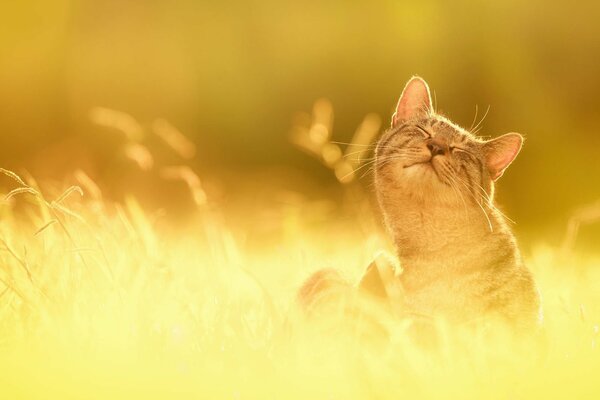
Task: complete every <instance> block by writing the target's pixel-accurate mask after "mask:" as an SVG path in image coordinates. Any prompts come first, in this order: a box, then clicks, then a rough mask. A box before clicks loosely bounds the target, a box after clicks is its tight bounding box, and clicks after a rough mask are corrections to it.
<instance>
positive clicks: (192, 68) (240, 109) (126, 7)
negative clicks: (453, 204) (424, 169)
mask: <svg viewBox="0 0 600 400" xmlns="http://www.w3.org/2000/svg"><path fill="white" fill-rule="evenodd" d="M599 16H600V7H599V6H598V4H597V3H596V2H592V1H584V2H580V3H578V6H577V7H572V5H570V4H568V3H564V2H556V3H552V4H548V3H547V2H543V1H540V0H535V1H528V2H525V3H524V2H521V1H516V0H505V1H491V2H490V1H487V2H471V1H464V0H460V1H453V2H451V3H448V2H445V1H439V0H428V1H405V2H397V1H391V0H384V1H379V2H375V3H373V2H368V1H355V2H352V3H348V2H342V1H339V0H335V1H327V2H302V3H298V2H285V3H281V2H276V1H273V0H267V1H248V2H236V1H224V2H219V3H210V2H196V1H194V2H191V1H181V2H177V4H174V3H171V2H166V1H153V2H133V3H132V2H128V3H123V2H121V1H116V0H108V1H102V2H94V1H89V0H57V1H53V2H44V1H39V0H26V1H22V2H12V3H10V4H6V5H5V7H4V9H3V13H2V14H1V15H0V19H1V21H0V22H1V23H0V33H1V34H0V51H1V52H2V54H3V56H2V57H1V59H0V86H1V87H2V90H0V127H1V128H2V132H3V135H1V136H0V157H2V159H3V160H4V161H3V165H4V166H5V167H9V168H13V169H19V168H27V169H28V170H29V171H30V172H32V173H33V174H34V175H36V176H37V177H39V178H42V177H43V178H48V177H52V178H56V177H57V176H63V175H64V174H65V173H68V172H69V171H71V170H73V169H74V168H80V167H86V168H85V169H86V171H88V173H89V174H90V176H93V177H94V178H95V179H96V178H97V179H99V180H102V181H105V182H107V184H109V185H111V187H110V188H108V187H107V188H105V189H106V190H111V191H112V192H115V193H119V194H122V192H123V190H122V188H121V186H120V183H119V179H118V177H119V176H120V174H122V172H123V170H122V167H121V166H120V164H119V159H118V157H116V155H115V149H114V146H113V143H112V142H111V141H110V140H109V141H107V140H105V139H106V138H102V139H99V136H103V135H102V134H101V132H102V131H101V130H100V129H98V128H96V127H94V126H91V125H90V122H89V119H88V118H87V115H88V112H89V110H90V109H91V108H93V107H96V106H102V107H108V108H114V109H118V110H127V111H128V112H130V113H131V114H132V115H134V116H136V118H138V119H139V120H140V121H143V122H144V123H148V124H152V123H153V121H155V120H156V119H160V118H164V119H167V120H169V121H171V122H173V123H174V125H175V126H176V127H177V128H179V129H180V130H181V131H182V132H185V133H186V134H187V135H188V136H189V137H190V139H191V140H192V141H193V142H194V143H195V145H196V146H197V149H198V151H197V154H198V157H196V158H195V159H194V160H193V161H192V164H193V167H195V168H199V169H200V170H202V171H215V172H219V173H220V174H224V173H226V172H228V171H231V172H232V173H235V174H237V175H238V176H239V175H245V177H246V179H252V178H251V177H252V176H253V174H256V173H260V171H264V170H265V169H268V168H272V167H273V166H274V165H277V166H278V167H279V168H281V169H285V170H286V171H292V172H291V173H296V174H298V171H300V172H302V173H303V174H304V175H303V177H302V179H303V180H304V181H306V180H311V181H312V182H313V185H314V186H315V187H316V188H317V189H320V188H322V187H323V186H327V185H331V184H332V183H333V180H332V179H331V175H330V174H327V173H326V171H324V170H322V169H321V168H319V166H318V165H317V164H316V163H314V162H311V161H310V160H309V159H307V158H305V157H303V156H302V155H301V154H298V153H297V152H295V151H294V149H292V148H290V146H289V145H288V143H287V138H286V135H285V133H286V132H287V131H288V128H289V125H290V116H291V115H293V113H294V112H296V111H297V110H308V109H310V107H311V105H312V103H313V101H314V99H317V98H321V97H325V98H327V99H329V100H330V101H331V102H332V104H334V105H335V111H336V120H335V137H336V138H337V139H336V140H339V141H346V142H347V141H350V138H351V136H352V134H353V133H354V131H355V128H356V126H357V125H358V124H359V122H360V121H361V120H362V118H363V117H364V116H365V115H367V114H368V113H376V114H377V115H379V116H381V117H382V120H383V126H386V125H387V122H388V117H389V115H390V114H391V110H392V107H393V105H394V104H395V101H396V100H397V98H398V96H399V94H400V91H401V90H402V87H403V86H404V83H405V82H406V80H407V79H408V77H410V76H411V75H413V74H420V75H421V76H423V77H424V78H426V79H427V80H428V81H429V83H430V84H431V87H432V89H433V90H434V91H435V93H436V97H437V104H438V106H439V109H440V110H442V111H444V112H446V113H447V114H448V115H449V116H450V117H451V118H452V119H453V120H455V121H456V122H458V123H460V124H462V125H467V126H468V125H469V124H470V123H471V121H472V119H473V114H474V111H475V106H476V105H478V106H479V109H480V110H485V109H486V108H487V106H488V105H490V106H491V110H490V113H489V114H488V116H487V118H486V120H485V121H484V129H483V131H482V134H484V135H499V134H502V133H506V132H509V131H518V132H520V133H523V134H524V135H526V137H527V141H526V146H525V148H524V151H523V153H522V154H521V155H520V156H519V158H518V159H517V161H516V164H515V165H514V166H513V168H511V170H509V171H508V172H507V174H506V175H505V176H504V177H503V180H502V182H501V190H500V191H499V195H500V200H501V203H502V204H503V205H504V206H505V207H506V208H507V210H508V211H509V213H510V215H512V216H513V219H515V220H516V221H519V225H520V227H522V229H523V230H524V231H525V232H527V233H534V234H544V235H548V236H549V237H552V239H553V240H555V241H557V242H558V241H560V240H561V238H560V235H561V234H562V226H564V225H565V224H566V222H567V218H568V216H569V214H570V213H571V212H572V211H573V210H574V209H576V208H578V207H579V206H581V205H582V204H587V203H591V202H594V201H596V200H597V199H598V198H599V197H600V193H599V191H598V185H596V184H593V183H592V182H590V181H589V179H588V177H591V176H598V175H599V174H600V169H599V168H600V164H599V163H598V162H597V161H596V158H595V149H596V148H597V147H598V145H600V139H599V138H600V136H599V135H598V134H597V113H596V110H597V109H598V100H597V98H598V96H596V93H598V91H599V90H600V77H599V76H598V74H597V71H598V67H599V65H598V62H599V61H598V60H600V58H599V57H598V54H599V51H600V48H599V47H598V41H597V40H596V37H597V36H598V29H599V28H598V27H597V25H598V24H597V23H596V21H597V19H598V17H599ZM66 155H68V156H66ZM168 157H170V156H169V155H165V158H168ZM557 160H560V162H557ZM272 183H276V182H272ZM235 188H236V185H235V184H232V185H230V187H228V188H227V189H228V192H230V193H231V192H232V191H234V190H235ZM168 189H170V188H168ZM168 189H166V190H165V192H167V193H168V192H169V190H168ZM142 190H144V189H142V188H140V191H142ZM509 194H510V195H509ZM144 195H146V197H151V196H153V195H154V194H150V193H148V191H146V192H145V193H139V197H144ZM546 199H549V200H550V201H545V200H546ZM559 225H560V226H561V229H560V230H558V231H557V230H556V229H555V227H556V226H559ZM585 237H592V238H593V240H590V246H591V245H592V244H593V242H594V241H596V240H597V238H598V237H600V236H599V232H598V231H597V230H594V231H593V232H591V233H590V234H589V235H584V238H585Z"/></svg>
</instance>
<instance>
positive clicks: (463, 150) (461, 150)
mask: <svg viewBox="0 0 600 400" xmlns="http://www.w3.org/2000/svg"><path fill="white" fill-rule="evenodd" d="M448 148H449V149H450V151H458V152H463V153H467V154H470V155H473V153H471V152H470V151H468V150H467V149H463V148H462V147H456V146H449V147H448Z"/></svg>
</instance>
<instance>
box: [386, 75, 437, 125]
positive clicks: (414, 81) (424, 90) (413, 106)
mask: <svg viewBox="0 0 600 400" xmlns="http://www.w3.org/2000/svg"><path fill="white" fill-rule="evenodd" d="M432 109H433V106H432V104H431V95H430V94H429V86H427V82H425V81H424V80H423V79H421V78H419V77H418V76H413V77H412V78H411V79H410V80H409V81H408V83H407V84H406V86H405V87H404V90H403V91H402V96H400V100H398V105H397V106H396V112H395V113H394V115H393V117H392V127H394V126H398V125H399V124H401V123H403V122H404V121H407V120H409V119H412V118H415V117H417V116H420V115H423V116H424V115H427V114H428V113H429V112H431V110H432Z"/></svg>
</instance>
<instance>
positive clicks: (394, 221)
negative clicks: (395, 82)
mask: <svg viewBox="0 0 600 400" xmlns="http://www.w3.org/2000/svg"><path fill="white" fill-rule="evenodd" d="M521 143H522V138H521V136H520V135H518V134H513V133H511V134H507V135H504V136H501V137H499V138H496V139H493V140H490V141H487V142H486V141H483V140H481V139H479V138H477V137H476V136H474V135H473V134H471V133H470V132H468V131H466V130H464V129H462V128H460V127H458V126H457V125H455V124H453V123H452V122H450V121H448V120H447V119H446V118H444V117H441V116H439V115H437V114H436V113H435V112H434V111H433V109H432V105H431V98H430V95H429V89H428V87H427V84H426V83H425V82H424V81H423V80H422V79H420V78H413V79H411V80H410V81H409V82H408V84H407V85H406V87H405V89H404V91H403V94H402V96H401V98H400V101H399V102H398V106H397V109H396V113H395V114H394V117H393V120H392V127H391V129H389V130H388V131H387V132H386V133H385V134H384V135H383V136H382V137H381V139H380V140H379V143H378V145H377V149H376V155H375V156H376V162H375V188H376V194H377V198H378V201H379V204H380V207H381V210H382V213H383V216H384V219H385V225H386V227H387V230H388V232H389V234H390V235H391V237H392V239H393V241H394V243H395V245H396V249H397V256H398V259H399V261H400V264H401V267H402V273H401V274H400V276H399V278H398V279H399V280H400V283H401V287H402V291H403V296H402V297H403V304H402V308H403V309H404V311H405V312H407V313H415V314H418V315H424V316H430V317H436V318H437V317H441V318H444V319H446V320H448V321H450V322H457V323H469V322H471V321H478V320H480V319H483V318H486V319H488V318H493V319H499V320H503V321H507V322H509V323H510V324H512V325H515V326H523V325H534V324H535V323H536V322H537V321H538V319H539V318H540V305H539V296H538V293H537V289H536V287H535V282H534V280H533V277H532V275H531V273H530V272H529V270H528V269H527V268H526V267H525V266H524V264H523V261H522V258H521V255H520V253H519V249H518V247H517V244H516V241H515V238H514V236H513V234H512V232H511V230H510V228H509V227H508V225H507V223H506V221H505V218H504V216H503V215H502V214H501V213H500V212H499V211H498V210H497V209H496V207H495V206H494V203H493V191H494V181H495V180H497V179H498V178H499V177H500V176H501V175H502V173H503V172H504V170H505V169H506V167H508V165H509V164H510V163H511V162H512V160H513V159H514V158H515V157H516V155H517V153H518V152H519V150H520V147H521Z"/></svg>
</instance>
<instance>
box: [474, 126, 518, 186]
mask: <svg viewBox="0 0 600 400" xmlns="http://www.w3.org/2000/svg"><path fill="white" fill-rule="evenodd" d="M522 145H523V136H521V135H519V134H518V133H507V134H505V135H502V136H500V137H497V138H495V139H492V140H489V141H487V142H485V143H484V144H483V153H484V157H485V163H486V166H487V169H488V171H489V173H490V177H491V178H492V180H493V181H496V180H498V178H500V177H501V176H502V174H503V173H504V170H506V168H508V166H509V165H510V163H511V162H513V160H514V159H515V158H516V157H517V154H519V151H520V150H521V146H522Z"/></svg>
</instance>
